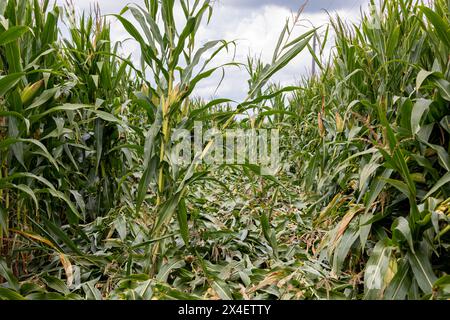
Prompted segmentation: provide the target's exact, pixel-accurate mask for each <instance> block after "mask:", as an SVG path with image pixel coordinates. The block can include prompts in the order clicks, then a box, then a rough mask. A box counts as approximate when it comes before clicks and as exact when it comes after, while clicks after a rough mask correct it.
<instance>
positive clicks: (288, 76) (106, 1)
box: [57, 0, 364, 100]
mask: <svg viewBox="0 0 450 320" xmlns="http://www.w3.org/2000/svg"><path fill="white" fill-rule="evenodd" d="M57 1H58V2H59V3H60V4H62V3H63V0H57ZM233 1H234V0H233ZM233 1H232V2H230V1H227V0H221V1H218V2H216V4H215V7H214V14H213V18H212V21H211V23H210V24H209V25H203V26H202V27H201V28H200V29H199V33H198V36H197V42H198V44H199V45H201V44H203V43H205V42H207V41H210V40H217V39H225V40H237V44H238V45H237V51H236V62H245V61H246V57H247V55H251V56H261V58H262V60H263V61H264V62H270V61H271V60H272V54H273V51H274V49H275V46H276V43H277V40H278V36H279V34H280V32H281V30H282V28H283V26H284V24H285V22H286V18H288V17H290V16H291V14H292V12H291V10H290V9H289V6H288V5H287V4H288V3H293V1H290V2H289V1H277V0H271V1H269V0H265V1H264V4H263V5H261V3H259V2H255V1H253V0H251V1H250V2H248V1H247V2H245V1H239V2H237V1H234V2H233ZM252 1H253V2H252ZM336 1H337V2H336ZM362 1H364V0H356V1H355V2H354V3H353V5H352V6H350V5H349V4H348V3H346V5H345V6H344V5H343V4H342V3H341V2H342V1H340V0H329V1H322V2H321V4H320V8H322V7H323V8H331V9H336V11H337V12H338V14H339V15H340V16H341V17H342V18H343V19H344V20H347V21H356V20H357V18H358V17H359V6H360V4H361V2H362ZM95 2H98V3H99V5H100V7H101V9H102V13H103V14H110V13H118V12H120V10H121V9H122V7H123V6H125V5H126V4H127V3H129V2H130V1H129V0H117V1H111V0H97V1H94V0H74V3H75V5H76V7H77V9H78V10H83V9H84V10H89V8H90V6H91V5H92V4H93V3H95ZM131 2H134V3H138V4H142V3H143V0H137V1H131ZM348 2H350V1H348ZM242 3H246V4H242ZM333 6H334V7H333ZM316 7H317V8H316ZM339 8H341V9H339ZM318 9H319V4H318V3H317V4H316V5H315V6H314V10H312V9H311V11H308V10H307V11H306V12H304V13H303V14H302V26H299V27H296V28H295V31H294V33H293V35H292V38H293V37H295V36H298V35H300V34H301V33H304V32H306V31H307V30H310V28H311V23H313V24H314V25H315V26H321V25H326V24H327V22H328V20H329V17H328V15H327V14H326V13H325V12H324V11H319V10H318ZM177 20H178V19H177ZM110 21H111V34H112V36H113V40H115V41H123V40H125V39H127V38H129V35H128V34H127V33H126V31H125V30H124V29H123V27H122V26H121V24H120V23H119V22H118V21H117V20H116V19H114V18H113V17H111V18H110ZM331 47H332V41H330V42H329V44H328V46H327V49H326V52H327V53H329V52H330V50H331ZM123 48H124V53H125V54H127V55H128V54H130V53H131V54H133V56H134V60H135V61H136V62H137V61H139V58H138V57H139V47H138V45H137V44H136V43H134V42H132V41H127V42H126V44H125V45H124V46H123ZM232 56H233V52H230V53H229V54H222V55H220V56H217V57H216V58H217V59H216V60H215V61H216V65H220V64H223V63H226V62H229V61H230V60H231V58H232ZM311 63H312V58H311V55H310V54H309V53H308V52H307V50H305V52H304V53H302V54H300V55H299V56H298V57H297V58H296V59H294V60H293V61H292V62H291V63H290V64H289V65H288V66H287V67H286V68H285V69H283V70H282V71H281V72H280V73H279V74H277V75H276V76H275V77H274V78H273V81H276V82H281V83H282V84H284V85H286V84H295V83H296V82H297V81H298V80H299V79H300V78H301V77H302V76H305V75H306V74H307V73H308V70H310V69H311ZM221 76H222V74H221V72H220V71H219V72H217V73H216V74H215V75H214V77H212V78H210V79H207V80H205V81H204V82H203V83H201V84H200V85H199V87H198V88H197V90H196V91H195V94H197V95H199V96H201V97H203V98H205V99H208V98H211V97H212V95H213V94H214V92H215V89H216V87H217V85H218V83H219V81H220V79H221ZM247 89H248V85H247V74H246V71H245V70H244V68H241V69H238V68H236V67H229V68H227V69H226V78H225V79H224V81H223V82H222V84H221V86H220V88H219V90H218V92H217V96H221V97H227V98H231V99H235V100H240V99H243V98H244V97H245V95H246V92H247Z"/></svg>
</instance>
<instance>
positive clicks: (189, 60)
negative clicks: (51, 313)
mask: <svg viewBox="0 0 450 320" xmlns="http://www.w3.org/2000/svg"><path fill="white" fill-rule="evenodd" d="M368 1H369V0H368ZM370 2H371V7H372V8H373V10H370V11H369V12H361V17H360V18H361V19H360V22H359V23H358V24H349V23H347V22H346V21H345V20H343V19H342V18H340V17H339V16H338V15H331V14H330V18H329V24H328V25H325V26H321V27H319V28H318V29H311V30H309V31H307V32H306V33H304V34H302V35H301V36H299V37H294V36H293V29H294V28H295V27H294V25H295V23H296V21H295V19H294V21H293V20H292V19H291V20H289V21H287V23H286V25H285V27H284V28H283V29H282V30H280V32H281V33H280V38H279V40H278V43H277V46H276V49H275V51H274V53H273V60H272V61H270V62H269V63H267V62H265V61H261V59H256V58H251V57H249V59H248V60H247V61H246V62H245V63H243V62H242V61H234V60H231V61H229V62H228V63H226V64H219V65H218V64H217V63H216V61H217V57H218V56H219V55H220V54H222V53H224V52H232V51H233V50H234V48H235V47H236V46H239V42H235V41H227V40H216V41H209V42H207V43H205V44H203V45H201V46H198V42H197V41H196V39H197V37H196V36H197V35H198V30H199V28H200V26H202V25H207V24H208V23H209V21H210V19H211V17H212V16H214V12H213V9H214V5H213V2H211V1H209V0H190V1H189V0H180V1H175V0H145V5H144V6H138V5H136V4H129V5H127V6H125V7H124V8H123V10H122V11H121V12H117V13H116V14H113V15H108V16H105V15H103V14H102V13H101V12H100V10H99V8H98V7H95V9H94V10H91V12H85V13H81V12H76V11H75V9H74V7H73V5H71V3H70V2H68V3H67V4H66V5H65V6H57V5H56V4H53V3H52V1H50V0H0V195H1V196H0V300H3V299H5V300H10V299H12V300H19V299H28V300H81V299H96V300H106V299H108V300H109V299H111V300H171V299H176V300H178V299H182V300H202V299H203V300H206V299H208V300H219V299H223V300H234V299H235V300H278V299H279V300H312V299H333V300H359V299H369V300H378V299H386V300H405V299H408V300H418V299H421V300H422V299H425V300H441V299H449V298H450V251H449V250H450V157H449V152H450V2H449V1H447V0H434V1H432V2H431V1H430V2H425V1H423V2H422V1H416V0H389V1H388V0H380V1H378V2H375V1H374V0H370ZM180 15H181V16H182V17H183V21H182V23H181V24H180V23H178V22H177V23H176V20H177V19H178V18H176V17H178V16H180ZM299 16H301V10H300V11H299ZM297 18H298V17H297ZM111 20H114V21H118V22H119V23H120V24H121V25H122V26H123V28H124V29H125V30H126V32H127V33H128V36H129V37H130V38H132V39H134V41H135V42H136V43H138V44H139V48H140V55H141V56H140V59H138V60H139V63H136V61H137V60H136V59H133V57H131V56H125V55H124V54H123V53H122V50H121V48H122V46H123V44H122V43H120V42H114V41H112V39H111V38H112V37H111V28H110V24H109V22H110V21H111ZM63 25H64V26H65V28H67V30H68V32H67V34H64V35H63V34H62V33H61V32H60V29H61V26H63ZM331 34H333V35H334V36H333V37H332V36H331ZM313 38H316V40H318V43H319V48H318V50H316V51H314V50H313V48H312V46H313V44H312V42H313ZM329 44H332V45H333V47H334V50H333V51H332V54H331V56H330V57H324V56H323V52H324V51H325V47H326V46H327V45H329ZM307 51H310V53H311V55H312V56H313V58H314V59H315V61H316V64H317V66H318V69H320V70H319V71H320V72H317V74H316V75H313V76H309V77H303V78H302V80H301V81H299V83H298V84H297V86H292V87H283V86H281V85H279V84H276V83H275V82H274V81H271V80H272V79H273V77H274V76H275V75H276V74H278V73H280V72H282V70H283V68H285V67H286V66H287V65H288V64H290V63H294V62H293V60H294V58H296V57H297V56H298V55H299V54H301V53H303V52H307ZM233 68H241V69H244V70H246V71H247V72H248V79H249V80H248V83H242V84H236V86H240V87H243V86H248V95H247V97H246V98H245V99H243V100H242V101H233V100H232V99H229V98H227V97H221V98H217V99H214V100H210V101H205V100H204V99H201V98H199V97H198V96H196V91H195V89H196V88H197V87H198V86H199V85H200V84H201V83H203V82H204V81H207V80H208V79H210V78H211V77H213V76H214V75H215V74H219V75H220V74H221V72H222V70H228V69H233ZM219 85H220V84H219ZM211 94H213V93H211ZM199 122H200V123H202V125H203V129H212V128H215V130H216V131H217V132H219V133H224V132H228V131H227V130H231V129H232V130H238V132H240V131H239V130H246V131H255V130H256V131H257V130H277V132H279V153H280V157H281V161H280V163H279V165H278V166H276V168H273V170H270V172H267V170H263V168H262V166H260V165H257V164H254V163H252V162H251V161H250V160H249V157H248V156H247V157H245V159H244V161H243V162H242V163H239V164H228V163H222V164H216V163H208V162H206V161H202V160H205V159H206V158H207V157H208V154H209V153H210V150H211V149H212V148H213V147H214V145H215V141H216V140H215V139H214V138H210V139H209V140H208V139H206V140H205V141H200V142H201V143H200V146H201V148H200V149H199V150H197V151H198V152H196V153H194V154H191V156H190V157H191V159H190V160H192V161H191V162H190V164H188V165H186V166H183V165H180V164H179V163H178V162H177V161H175V160H174V157H175V154H176V152H177V150H178V149H177V143H176V142H177V141H176V140H177V134H176V133H177V132H179V131H181V130H184V131H187V132H191V133H193V132H194V131H195V127H196V123H197V124H198V123H199ZM192 140H193V138H192ZM189 141H191V140H189ZM272 147H273V146H272Z"/></svg>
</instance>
